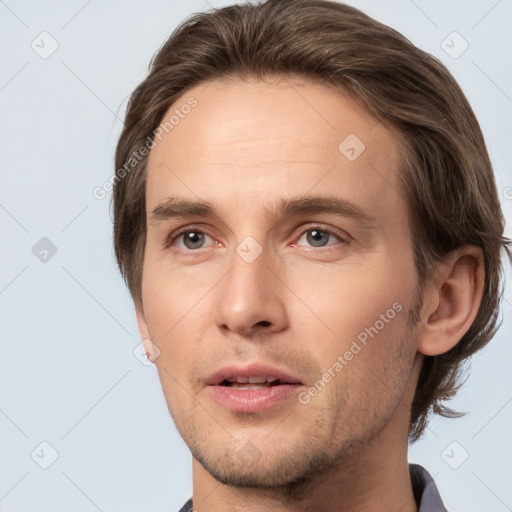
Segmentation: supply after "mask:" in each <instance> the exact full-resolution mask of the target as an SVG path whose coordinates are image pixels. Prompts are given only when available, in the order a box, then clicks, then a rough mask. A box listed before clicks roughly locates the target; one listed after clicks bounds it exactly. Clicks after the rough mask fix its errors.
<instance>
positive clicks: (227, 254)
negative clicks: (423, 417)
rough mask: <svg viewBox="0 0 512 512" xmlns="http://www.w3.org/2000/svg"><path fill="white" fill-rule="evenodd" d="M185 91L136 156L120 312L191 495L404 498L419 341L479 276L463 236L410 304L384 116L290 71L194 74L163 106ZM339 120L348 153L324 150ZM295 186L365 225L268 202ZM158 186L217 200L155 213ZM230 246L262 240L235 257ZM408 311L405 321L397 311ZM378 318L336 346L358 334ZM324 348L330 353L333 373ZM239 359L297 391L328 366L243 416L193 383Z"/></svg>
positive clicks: (360, 504)
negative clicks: (152, 350)
mask: <svg viewBox="0 0 512 512" xmlns="http://www.w3.org/2000/svg"><path fill="white" fill-rule="evenodd" d="M190 97H194V98H195V99H196V100H197V106H196V108H194V109H193V110H192V112H191V113H190V114H188V115H187V116H185V117H184V119H182V120H180V122H179V124H178V125H176V126H175V127H174V128H173V129H172V130H170V131H169V133H167V134H165V135H164V136H163V137H162V140H161V141H160V142H158V143H157V144H156V146H155V147H154V148H153V149H152V151H151V153H150V158H149V162H148V168H147V172H148V176H147V185H146V187H147V189H146V200H147V203H146V204H147V212H148V219H147V220H148V230H147V242H146V251H145V261H144V268H143V287H142V297H143V303H142V304H141V305H137V307H136V310H137V318H138V323H139V328H140V333H141V336H142V338H148V339H151V340H152V342H153V343H154V345H155V346H157V347H158V349H159V351H160V353H159V356H158V357H157V358H156V360H155V364H156V367H157V370H158V372H159V376H160V380H161V383H162V388H163V391H164V395H165V398H166V400H167V404H168V408H169V411H170V413H171V415H172V417H173V420H174V422H175V424H176V427H177V429H178V430H179V432H180V434H181V436H182V437H183V439H184V440H185V442H186V443H187V445H188V447H189V448H190V450H191V452H192V454H193V456H194V461H193V472H194V474H193V478H194V481H193V483H194V491H193V500H194V508H195V509H197V510H199V511H200V512H207V511H214V510H215V511H222V510H230V511H233V510H275V511H284V510H287V511H288V510H290V511H291V510H297V511H299V510H309V511H315V510H318V511H321V510H322V511H325V510H340V511H341V510H343V511H356V510H373V511H379V510H382V511H384V510H386V511H388V510H401V511H402V512H408V511H415V510H417V507H416V504H415V502H414V498H413V494H412V488H411V483H410V480H409V474H408V466H407V436H408V427H409V415H410V404H411V402H412V399H413V394H414V389H415V386H416V383H417V379H418V376H419V371H420V368H421V361H422V357H423V356H422V353H424V354H429V355H432V354H435V353H442V352H444V351H446V350H448V349H449V348H451V346H453V345H454V344H455V343H456V342H457V341H458V339H460V336H461V333H462V334H463V332H465V330H467V328H468V327H469V325H470V324H471V321H472V318H473V317H474V315H475V314H476V309H477V308H478V303H479V302H478V301H479V298H478V297H479V295H480V296H481V288H482V280H483V274H482V272H483V271H482V269H481V267H482V262H481V256H480V253H479V251H478V250H477V249H475V248H466V249H465V250H464V251H461V252H460V254H459V253H458V254H454V255H453V257H452V258H451V259H450V260H449V261H448V262H447V263H445V264H443V265H440V267H439V272H438V274H436V277H435V279H433V280H432V283H429V284H428V286H427V287H426V289H425V291H424V293H423V299H424V300H423V307H420V306H421V304H419V303H418V299H419V298H421V294H420V289H419V286H418V274H417V272H416V269H415V266H414V260H413V251H412V240H411V235H410V226H409V222H408V215H407V205H406V202H405V200H404V198H403V197H402V196H401V195H400V194H399V193H398V188H399V187H398V175H397V169H398V167H399V154H398V150H397V144H396V139H395V136H394V134H393V132H392V131H391V130H390V129H388V128H386V127H384V126H383V125H382V124H381V123H379V122H378V121H377V120H375V119H374V118H373V117H372V116H371V115H369V114H368V113H367V112H366V111H364V110H363V109H362V108H361V107H360V106H358V105H357V104H356V103H355V102H354V101H353V100H352V99H350V98H349V97H348V96H346V95H344V94H342V93H341V92H339V91H336V90H334V89H330V88H327V87H326V86H323V85H319V84H315V83H313V82H310V81H308V80H305V79H301V80H298V79H292V78H290V77H288V78H278V77H273V78H269V79H267V80H265V81H255V80H252V81H244V82H242V81H236V80H231V81H225V82H220V81H216V82H211V83H209V84H207V86H205V84H202V85H200V86H196V87H194V88H193V89H191V90H189V91H187V92H186V93H185V94H184V95H183V96H182V98H180V99H179V100H178V101H177V102H176V103H175V104H174V105H173V106H172V107H171V109H170V110H169V113H171V111H173V110H174V109H175V108H177V107H178V108H179V106H180V105H181V104H184V103H186V101H187V99H188V98H190ZM167 117H168V116H167V115H166V116H165V119H167ZM350 134H355V135H356V136H357V137H358V139H359V140H360V141H362V142H363V143H364V145H365V149H364V151H363V152H362V153H361V154H360V155H359V156H358V157H357V158H356V159H354V160H353V161H350V160H349V159H348V158H347V157H346V154H347V153H344V152H343V146H342V150H341V151H340V150H339V145H340V143H342V141H344V140H345V139H346V138H347V136H349V135H350ZM352 142H353V141H352ZM353 145H354V144H353V143H352V144H351V146H353ZM357 147H358V148H360V147H361V146H357ZM356 151H357V150H356ZM348 154H349V155H350V151H349V153H348ZM350 156H351V155H350ZM305 196H306V197H312V196H321V197H326V196H329V197H336V198H342V199H345V200H347V201H350V202H351V203H352V204H354V205H356V206H358V207H359V208H361V209H364V210H365V211H366V212H367V214H368V216H371V217H373V218H374V222H373V223H371V224H368V225H367V224H364V223H362V222H361V221H360V220H359V219H356V218H352V217H350V216H346V215H344V216H340V215H336V214H334V213H325V212H320V213H318V212H309V213H307V212H306V213H299V214H294V215H285V216H283V215H281V213H280V212H279V205H280V202H281V201H282V200H283V199H290V198H301V197H305ZM171 197H172V198H174V199H176V200H178V199H179V200H189V201H206V202H208V203H210V204H211V206H212V207H213V208H215V210H216V215H215V216H205V215H186V216H183V217H172V218H168V219H161V220H158V219H155V218H153V217H152V212H153V210H154V209H155V207H156V206H157V205H159V204H162V203H164V202H165V201H167V200H169V198H171ZM187 226H189V228H188V231H189V233H204V238H203V242H202V243H203V245H202V246H199V247H198V248H189V247H188V246H187V245H185V240H184V237H183V234H181V236H177V237H175V238H174V239H173V240H172V241H171V242H170V243H168V240H169V237H170V235H173V234H175V233H176V231H177V230H178V229H179V228H183V227H187ZM315 229H316V230H319V231H321V233H318V232H317V233H316V235H317V236H318V237H319V238H320V239H321V240H323V241H324V242H325V245H324V246H318V242H315V239H314V238H313V237H312V236H311V235H312V232H313V231H314V230H315ZM324 230H328V231H331V232H332V234H330V235H329V234H328V233H326V232H325V231H324ZM249 236H250V237H252V239H251V241H250V245H244V243H247V239H246V237H249ZM171 238H172V237H171ZM195 240H197V238H196V239H195ZM199 240H200V241H201V239H199ZM241 242H243V243H242V245H240V244H241ZM237 247H238V248H240V247H242V248H245V249H249V253H248V254H251V255H254V254H255V252H254V251H259V250H261V251H262V252H261V254H259V255H258V256H257V257H256V259H254V261H252V262H248V261H247V260H246V259H244V258H243V257H242V256H241V254H243V253H241V252H237V250H236V249H237ZM461 261H462V262H463V263H465V264H462V265H457V263H458V262H461ZM454 269H455V270H454ZM466 297H467V300H466V299H465V298H466ZM393 305H394V306H395V313H396V314H394V315H393V318H392V319H390V318H389V317H390V316H391V314H388V313H386V312H387V311H389V310H390V309H393ZM414 308H416V309H418V311H419V313H420V318H421V319H420V321H419V322H418V324H416V325H414V326H413V325H411V322H410V321H409V320H410V316H411V314H410V313H411V310H412V309H414ZM398 309H399V310H400V311H397V310H398ZM382 315H384V316H385V317H386V318H385V319H382ZM379 320H381V322H380V323H379V324H376V322H377V321H379ZM384 320H387V321H384ZM381 324H383V327H382V328H380V325H381ZM376 325H378V326H379V328H378V329H377V331H378V333H377V334H376V335H374V336H373V337H368V342H367V344H366V345H363V344H362V343H360V342H359V343H358V345H359V346H360V348H361V350H360V351H358V352H357V354H355V355H353V357H352V358H351V360H350V361H348V360H347V358H346V357H344V354H345V353H346V352H347V351H348V350H349V349H350V348H351V346H352V347H353V345H352V343H353V342H354V340H357V336H358V335H359V334H360V333H362V332H364V331H365V329H368V328H370V327H372V326H376ZM355 350H357V349H355ZM339 356H342V357H344V361H345V362H346V364H343V368H342V369H341V370H339V371H334V375H335V376H334V377H333V376H332V375H333V370H332V368H333V365H334V363H335V362H336V361H339V359H338V357H339ZM255 361H257V362H261V363H265V364H268V365H271V366H275V367H277V368H279V369H281V370H284V371H286V372H288V373H290V374H292V375H294V376H295V377H297V378H298V379H299V380H300V381H301V382H302V383H303V386H302V388H301V390H302V391H304V392H307V391H308V389H310V388H311V387H312V386H314V383H315V382H316V381H317V380H318V379H322V375H323V374H325V372H326V371H327V370H328V369H329V368H331V379H330V380H329V382H327V383H326V385H325V386H324V387H322V389H321V391H319V392H318V393H317V394H316V396H313V397H310V400H309V401H308V403H307V404H305V403H301V401H299V400H298V399H297V396H291V397H289V398H288V399H286V400H284V401H283V402H281V403H279V404H278V405H276V406H275V407H273V408H271V409H269V410H266V411H262V412H257V413H245V414H244V413H240V412H233V411H231V410H228V409H226V408H224V407H223V406H221V405H219V404H218V403H217V402H216V401H214V400H213V398H212V396H211V394H210V393H209V392H208V386H207V385H206V384H205V380H206V379H207V378H208V377H209V376H210V375H211V373H212V372H213V371H215V370H218V369H220V368H222V367H223V366H225V365H227V364H239V365H244V364H247V363H250V362H255ZM338 368H339V367H338ZM302 396H304V395H302Z"/></svg>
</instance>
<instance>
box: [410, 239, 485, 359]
mask: <svg viewBox="0 0 512 512" xmlns="http://www.w3.org/2000/svg"><path fill="white" fill-rule="evenodd" d="M484 283H485V265H484V257H483V253H482V250H481V249H480V248H479V247H475V246H465V247H462V248H461V249H458V250H457V251H455V252H453V253H450V254H449V255H448V257H447V258H446V259H445V260H444V261H443V262H442V263H440V264H439V266H438V267H437V269H436V272H435V273H434V277H433V278H432V279H430V280H429V282H428V284H427V285H426V287H425V292H424V305H423V308H422V313H421V320H420V324H419V329H418V347H417V348H418V352H420V353H422V354H424V355H426V356H436V355H439V354H444V353H445V352H448V350H450V349H451V348H453V347H454V346H455V345H456V344H457V343H458V342H459V341H460V339H461V338H462V337H463V336H464V334H466V332H467V331H468V329H469V328H470V327H471V324H472V323H473V321H474V320H475V318H476V315H477V313H478V309H479V307H480V303H481V301H482V296H483V290H484Z"/></svg>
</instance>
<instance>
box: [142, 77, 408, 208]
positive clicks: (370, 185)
mask: <svg viewBox="0 0 512 512" xmlns="http://www.w3.org/2000/svg"><path fill="white" fill-rule="evenodd" d="M190 104H192V105H194V107H193V108H189V107H187V105H190ZM171 118H172V121H173V122H168V123H167V130H162V131H161V138H160V140H155V142H156V145H155V146H154V148H153V149H152V150H151V152H150V156H149V161H148V176H147V203H148V209H150V208H151V207H152V206H154V205H155V204H157V203H158V202H159V201H161V200H162V199H163V198H165V197H169V196H170V195H175V194H177V195H180V196H185V197H187V198H189V199H198V198H201V200H206V201H209V202H212V203H214V204H219V205H222V204H224V205H228V204H230V205H234V204H238V206H239V207H243V208H249V207H250V206H251V205H253V207H254V209H255V211H256V210H257V209H258V207H259V206H261V204H262V202H266V203H269V202H278V201H279V200H280V199H282V198H283V197H286V196H297V195H304V194H307V193H308V192H310V191H313V189H314V192H315V193H316V194H322V193H329V195H333V193H334V194H335V195H336V194H337V195H340V196H344V197H347V196H350V197H351V198H352V199H353V200H354V201H355V202H358V203H366V204H367V205H371V206H372V207H373V209H374V210H375V211H376V212H377V211H379V209H380V212H379V213H385V211H384V210H385V209H386V208H385V207H386V204H387V203H389V205H391V203H392V202H393V201H396V200H397V195H398V194H397V192H398V176H397V168H398V164H399V157H398V150H397V143H396V140H395V136H394V133H393V132H392V131H391V130H390V129H388V128H387V127H385V126H384V125H383V124H382V123H380V122H378V121H377V120H376V119H375V118H374V117H373V116H372V115H370V114H369V113H368V112H367V111H366V110H365V109H363V108H362V107H360V106H359V105H358V104H357V103H356V102H355V101H354V100H352V99H351V98H350V97H349V96H348V95H347V94H345V93H343V92H341V91H338V90H336V89H334V88H332V87H328V86H325V85H322V84H319V83H315V82H312V81H309V80H306V79H300V80H299V79H296V78H292V77H286V78H283V77H276V78H275V79H266V80H264V81H256V80H251V81H237V80H229V81H213V82H210V83H207V84H200V85H198V86H196V87H194V88H192V89H190V90H188V91H187V92H186V93H184V94H183V95H182V96H181V97H180V99H179V100H178V101H176V102H175V103H174V104H173V105H172V106H171V108H170V109H169V110H168V112H167V113H166V115H165V116H164V118H163V120H162V126H163V127H165V123H166V122H167V121H169V120H171ZM398 199H400V198H398Z"/></svg>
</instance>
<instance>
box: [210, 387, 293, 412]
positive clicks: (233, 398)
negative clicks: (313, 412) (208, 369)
mask: <svg viewBox="0 0 512 512" xmlns="http://www.w3.org/2000/svg"><path fill="white" fill-rule="evenodd" d="M301 387H302V386H301V385H299V384H281V385H278V386H268V387H262V388H259V389H247V390H245V389H238V388H234V387H230V386H209V387H208V389H209V391H210V393H211V394H212V396H213V398H214V399H215V400H216V401H217V402H218V403H219V404H220V405H223V406H224V407H226V408H227V409H230V410H232V411H236V412H260V411H265V410H267V409H271V408H272V407H275V406H276V405H278V404H279V403H280V402H283V401H284V400H286V399H287V398H289V397H291V396H294V395H295V396H296V395H297V394H298V392H299V389H300V388H301Z"/></svg>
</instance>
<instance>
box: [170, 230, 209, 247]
mask: <svg viewBox="0 0 512 512" xmlns="http://www.w3.org/2000/svg"><path fill="white" fill-rule="evenodd" d="M208 240H210V246H211V245H213V244H212V243H211V242H213V239H212V238H211V237H210V236H209V235H207V234H206V233H204V232H203V231H201V230H199V229H193V228H190V227H189V228H184V229H181V230H179V231H177V232H176V233H172V234H171V236H170V237H169V239H168V242H167V247H170V246H172V245H175V246H177V247H178V248H179V249H183V250H194V249H203V248H205V247H208V245H206V244H207V243H208Z"/></svg>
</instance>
